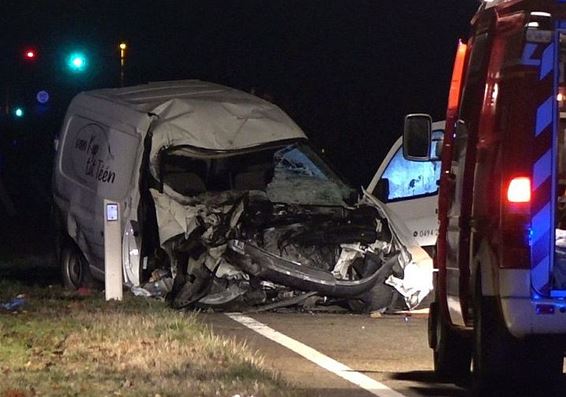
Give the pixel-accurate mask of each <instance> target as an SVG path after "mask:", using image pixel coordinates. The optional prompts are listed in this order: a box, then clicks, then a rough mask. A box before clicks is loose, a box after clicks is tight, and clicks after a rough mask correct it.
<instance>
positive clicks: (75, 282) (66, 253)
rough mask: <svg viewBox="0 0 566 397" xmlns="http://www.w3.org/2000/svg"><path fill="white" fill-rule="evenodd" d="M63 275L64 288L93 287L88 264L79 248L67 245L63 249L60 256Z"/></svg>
mask: <svg viewBox="0 0 566 397" xmlns="http://www.w3.org/2000/svg"><path fill="white" fill-rule="evenodd" d="M60 262H61V274H62V277H63V286H64V287H65V288H68V289H79V288H81V287H91V286H92V285H93V281H94V280H93V278H92V275H91V273H90V269H89V267H88V262H87V261H86V259H85V258H84V256H83V255H82V253H81V252H80V251H79V249H78V248H77V247H75V246H74V245H71V244H65V245H63V246H62V247H61V254H60Z"/></svg>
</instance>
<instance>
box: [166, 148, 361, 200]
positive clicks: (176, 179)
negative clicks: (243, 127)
mask: <svg viewBox="0 0 566 397" xmlns="http://www.w3.org/2000/svg"><path fill="white" fill-rule="evenodd" d="M161 159H162V160H161V181H162V182H163V183H164V184H166V185H168V186H169V187H171V188H172V189H173V190H175V191H176V192H177V193H180V194H182V195H184V196H194V195H197V194H200V193H204V192H222V191H228V190H236V191H248V190H261V191H264V192H265V193H266V194H267V196H268V197H269V199H270V201H272V202H279V203H287V204H302V205H329V206H336V205H344V203H345V202H346V201H348V199H349V198H350V197H351V195H352V194H353V193H354V190H353V189H352V188H350V187H349V186H347V185H346V184H345V183H344V182H343V181H342V180H341V179H340V178H339V177H338V176H337V175H336V173H334V172H333V171H332V170H331V168H330V167H329V166H328V165H327V164H326V163H325V162H324V161H323V160H322V159H321V158H320V157H319V156H318V155H317V154H316V153H315V152H314V150H312V149H311V148H310V147H309V146H308V145H307V144H306V143H302V142H300V143H293V144H290V145H285V146H278V147H270V148H263V149H256V150H254V151H246V152H239V153H238V154H232V153H230V154H227V153H209V152H207V153H202V152H198V151H196V150H195V149H193V148H188V147H177V148H173V149H169V150H167V151H166V152H164V153H163V155H162V157H161Z"/></svg>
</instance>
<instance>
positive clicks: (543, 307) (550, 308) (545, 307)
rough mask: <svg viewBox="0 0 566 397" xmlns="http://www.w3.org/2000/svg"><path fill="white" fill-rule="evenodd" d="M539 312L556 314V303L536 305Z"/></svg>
mask: <svg viewBox="0 0 566 397" xmlns="http://www.w3.org/2000/svg"><path fill="white" fill-rule="evenodd" d="M536 313H537V314H554V305H545V304H538V305H536Z"/></svg>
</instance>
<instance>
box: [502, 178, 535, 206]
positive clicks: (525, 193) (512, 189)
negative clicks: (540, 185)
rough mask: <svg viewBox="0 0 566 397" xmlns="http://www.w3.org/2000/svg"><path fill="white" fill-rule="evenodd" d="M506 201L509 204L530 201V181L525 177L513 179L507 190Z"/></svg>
mask: <svg viewBox="0 0 566 397" xmlns="http://www.w3.org/2000/svg"><path fill="white" fill-rule="evenodd" d="M507 200H509V202H511V203H528V202H529V201H531V180H530V179H529V178H527V177H518V178H513V179H512V180H511V183H509V188H508V189H507Z"/></svg>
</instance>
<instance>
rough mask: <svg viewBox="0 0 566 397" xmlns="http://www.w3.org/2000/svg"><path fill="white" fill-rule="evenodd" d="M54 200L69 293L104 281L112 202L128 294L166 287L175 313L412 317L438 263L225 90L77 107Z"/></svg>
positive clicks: (290, 132) (61, 142) (109, 99)
mask: <svg viewBox="0 0 566 397" xmlns="http://www.w3.org/2000/svg"><path fill="white" fill-rule="evenodd" d="M53 194H54V200H55V203H56V211H55V212H56V221H57V224H58V226H59V227H58V236H59V245H58V246H59V255H58V256H59V258H60V263H61V269H62V273H63V280H64V283H65V285H66V286H68V287H71V288H78V287H80V286H82V285H84V284H86V283H88V282H89V281H90V280H91V278H94V279H99V280H103V279H104V236H103V234H104V227H103V222H104V216H103V207H104V206H103V202H104V199H109V200H113V201H116V202H118V203H120V211H121V214H120V215H121V216H120V220H121V230H122V231H123V240H122V252H123V255H122V259H123V269H124V281H125V284H126V285H128V286H129V287H131V288H133V289H135V290H137V291H140V290H141V291H149V292H148V294H159V293H160V291H155V290H153V291H151V288H150V287H151V286H155V285H156V284H155V283H154V282H155V281H157V280H158V279H160V281H162V282H161V284H160V285H161V287H162V288H161V289H162V290H165V292H167V297H168V298H169V299H170V300H171V303H172V305H173V306H174V307H178V308H182V307H189V308H197V307H214V308H218V309H227V308H230V309H234V308H250V307H254V308H262V307H263V308H272V307H278V306H284V305H298V304H301V303H304V302H307V301H308V302H310V304H313V302H314V303H315V304H316V302H319V303H322V302H325V303H328V302H334V303H340V304H342V305H344V306H346V307H348V308H350V309H353V310H360V311H368V310H384V309H387V308H390V307H393V306H394V305H395V304H397V305H398V304H399V301H401V302H402V306H403V307H405V308H409V309H411V308H414V307H415V306H417V305H418V304H419V303H420V302H421V300H422V299H423V298H424V297H425V296H426V294H427V293H428V292H429V291H430V290H431V289H432V282H431V279H432V263H431V259H430V258H429V257H428V255H426V253H425V252H424V251H423V250H422V249H421V248H420V247H419V246H418V244H416V242H415V240H414V239H413V238H412V236H410V233H409V232H408V231H407V229H406V228H405V227H404V226H403V225H402V223H401V222H398V221H397V220H396V219H394V215H393V214H390V213H389V212H388V210H387V209H386V208H384V206H383V205H382V203H380V202H379V201H378V200H376V199H375V198H374V197H373V196H371V195H370V194H368V193H367V192H365V191H364V192H362V193H361V194H358V193H357V192H355V191H354V190H353V189H351V188H350V187H349V186H348V185H347V184H346V183H344V182H343V181H342V180H341V179H340V178H339V177H338V176H337V175H336V174H335V173H334V172H333V171H332V169H331V168H330V167H329V166H328V165H327V164H326V163H325V162H324V161H323V160H322V159H321V158H320V157H319V156H318V155H317V153H316V151H315V150H313V149H312V148H311V147H310V145H309V142H308V140H307V137H306V136H305V134H304V133H303V131H302V130H301V129H300V128H299V127H298V126H297V125H296V124H295V123H294V122H293V121H292V120H291V119H290V118H289V117H288V116H287V115H286V114H285V113H284V112H283V111H281V109H279V108H278V107H277V106H275V105H273V104H271V103H269V102H266V101H264V100H262V99H260V98H257V97H255V96H253V95H250V94H247V93H245V92H242V91H238V90H235V89H232V88H228V87H224V86H221V85H217V84H212V83H207V82H202V81H196V80H187V81H172V82H160V83H150V84H146V85H140V86H135V87H128V88H120V89H101V90H95V91H90V92H83V93H81V94H79V95H77V96H76V97H75V98H74V99H73V101H72V102H71V104H70V106H69V109H68V111H67V114H66V117H65V121H64V123H63V127H62V130H61V133H60V135H59V139H58V141H57V155H56V161H55V169H54V177H53ZM163 280H169V281H170V282H168V283H167V282H163ZM150 281H151V282H152V283H149V282H150ZM161 292H163V291H161ZM396 298H402V299H396ZM396 301H397V302H396Z"/></svg>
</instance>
